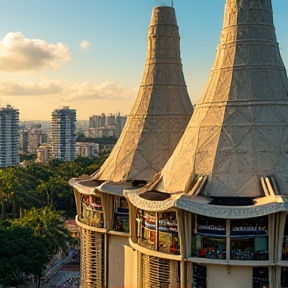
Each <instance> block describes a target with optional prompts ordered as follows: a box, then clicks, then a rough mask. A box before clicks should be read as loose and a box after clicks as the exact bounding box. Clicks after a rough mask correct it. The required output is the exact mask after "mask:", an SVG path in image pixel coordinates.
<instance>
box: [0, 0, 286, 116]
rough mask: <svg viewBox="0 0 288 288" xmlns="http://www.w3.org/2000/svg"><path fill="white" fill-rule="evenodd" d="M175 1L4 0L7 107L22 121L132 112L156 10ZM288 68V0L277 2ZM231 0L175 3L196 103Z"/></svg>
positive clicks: (1, 57)
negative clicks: (67, 111)
mask: <svg viewBox="0 0 288 288" xmlns="http://www.w3.org/2000/svg"><path fill="white" fill-rule="evenodd" d="M169 3H170V1H169V0H49V1H48V0H46V1H45V0H0V106H1V107H3V106H6V105H7V104H11V105H12V106H13V107H14V108H16V109H19V112H20V120H22V121H24V120H50V119H51V113H52V111H53V110H54V109H57V108H60V107H62V106H70V108H71V109H76V110H77V118H78V119H79V120H88V118H89V116H92V115H96V114H101V113H106V114H109V113H118V112H120V113H121V115H126V114H129V113H130V110H131V109H132V106H133V104H134V100H135V98H136V96H137V92H138V87H139V85H140V83H141V80H142V73H143V70H144V64H145V60H146V52H147V33H148V27H149V23H150V19H151V12H152V8H153V7H154V6H159V5H168V4H169ZM272 3H273V8H274V24H275V27H276V34H277V40H278V42H279V46H280V51H281V55H282V58H283V60H284V63H285V65H286V67H287V68H288V29H287V27H288V16H287V15H288V0H273V1H272ZM224 5H225V0H205V1H203V0H201V1H199V0H174V8H175V10H176V17H177V22H178V26H179V29H180V37H181V43H180V45H181V58H182V64H183V70H184V76H185V80H186V84H187V87H188V92H189V95H190V97H191V100H192V102H193V104H196V103H197V101H198V99H199V98H200V97H201V95H202V93H203V91H204V88H205V85H206V83H207V81H208V77H209V74H210V69H211V67H212V64H213V61H214V58H215V55H216V49H217V45H218V44H219V39H220V31H221V28H222V23H223V12H224Z"/></svg>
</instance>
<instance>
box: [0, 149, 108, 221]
mask: <svg viewBox="0 0 288 288" xmlns="http://www.w3.org/2000/svg"><path fill="white" fill-rule="evenodd" d="M108 155H109V154H103V155H101V156H100V157H99V158H85V157H77V158H76V159H75V160H74V161H71V162H63V161H61V160H58V159H53V160H51V161H50V162H49V163H48V164H47V165H43V164H37V163H31V164H30V165H28V166H27V167H18V166H14V167H8V168H3V169H0V215H2V217H3V218H7V217H9V218H18V217H20V215H21V211H22V210H23V209H30V208H32V207H35V208H41V207H43V206H50V207H52V208H54V209H56V210H61V211H64V213H65V215H66V216H68V217H74V216H75V214H76V207H75V199H74V193H73V189H72V187H70V186H69V184H68V181H69V180H70V179H71V178H77V177H80V176H82V175H91V174H92V173H94V172H95V171H96V170H98V169H99V167H100V166H101V165H102V163H103V162H104V161H105V159H106V158H107V157H108Z"/></svg>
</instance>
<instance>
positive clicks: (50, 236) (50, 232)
mask: <svg viewBox="0 0 288 288" xmlns="http://www.w3.org/2000/svg"><path fill="white" fill-rule="evenodd" d="M15 223H16V225H20V226H21V227H28V228H30V229H32V230H33V232H34V235H35V236H39V237H41V238H43V240H44V241H45V243H46V245H47V246H46V247H47V248H48V251H49V254H50V256H52V255H54V254H55V252H57V250H58V249H59V248H61V249H62V251H63V252H65V253H66V252H67V249H68V241H69V240H70V239H71V237H70V233H69V231H68V229H67V228H66V227H65V226H64V224H63V221H62V220H61V215H60V213H59V212H57V211H55V210H53V209H52V208H51V207H47V206H46V207H44V208H41V209H36V208H32V209H30V210H25V211H24V215H23V216H22V217H21V218H20V219H18V220H16V221H15Z"/></svg>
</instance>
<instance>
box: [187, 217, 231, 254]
mask: <svg viewBox="0 0 288 288" xmlns="http://www.w3.org/2000/svg"><path fill="white" fill-rule="evenodd" d="M192 243H193V245H192V257H202V258H212V259H226V220H225V219H216V218H211V217H206V216H201V215H197V222H196V225H195V229H194V233H193V241H192Z"/></svg>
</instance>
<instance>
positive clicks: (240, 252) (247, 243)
mask: <svg viewBox="0 0 288 288" xmlns="http://www.w3.org/2000/svg"><path fill="white" fill-rule="evenodd" d="M230 238H231V255H230V258H231V259H233V260H268V217H267V216H264V217H257V218H252V219H240V220H238V219H237V220H231V225H230Z"/></svg>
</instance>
